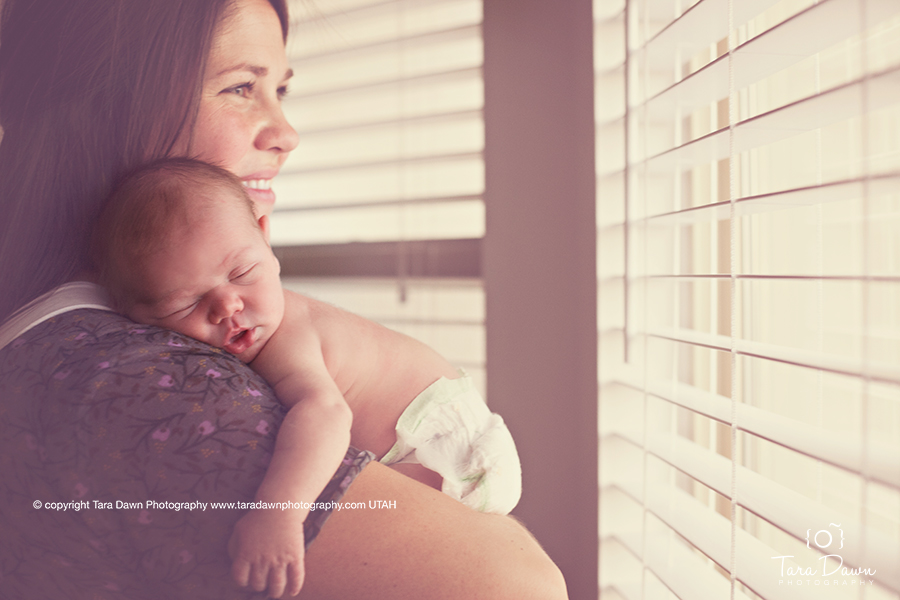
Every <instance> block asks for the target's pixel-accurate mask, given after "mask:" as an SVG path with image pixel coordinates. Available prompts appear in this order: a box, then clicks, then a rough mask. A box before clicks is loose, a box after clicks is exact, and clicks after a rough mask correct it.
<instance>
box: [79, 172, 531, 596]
mask: <svg viewBox="0 0 900 600" xmlns="http://www.w3.org/2000/svg"><path fill="white" fill-rule="evenodd" d="M94 237H95V258H96V262H97V268H98V273H99V278H100V282H101V283H102V284H103V285H105V286H106V288H107V289H108V290H109V292H110V294H111V296H112V299H113V303H114V305H115V308H116V309H117V310H119V311H120V312H123V313H124V314H126V315H128V316H129V317H130V318H132V319H133V320H135V321H138V322H141V323H146V324H149V325H157V326H160V327H164V328H167V329H173V330H175V331H178V332H181V333H183V334H185V335H188V336H191V337H194V338H196V339H198V340H201V341H203V342H206V343H208V344H211V345H213V346H217V347H219V348H223V349H224V350H226V351H228V352H230V353H232V354H234V355H235V356H237V357H238V358H239V359H241V360H242V361H244V362H246V363H248V364H249V365H250V366H251V367H252V368H253V369H254V370H256V371H257V372H258V373H260V374H261V375H262V376H263V377H264V378H265V379H266V380H267V381H268V382H269V384H270V385H271V386H272V387H273V389H274V390H275V393H276V395H277V396H278V398H279V400H280V401H281V402H282V403H283V404H284V405H285V406H286V407H287V408H288V409H289V410H288V413H287V416H286V417H285V419H284V422H283V424H282V426H281V429H280V431H279V433H278V437H277V440H276V445H275V452H274V455H273V457H272V461H271V464H270V465H269V467H268V470H267V473H266V476H265V478H264V479H263V482H262V484H261V486H260V488H259V490H258V492H257V498H256V499H257V500H263V501H267V502H284V501H291V502H305V503H311V502H314V501H315V499H316V497H317V496H318V495H319V493H320V492H321V491H322V489H323V488H324V487H325V485H326V484H327V483H328V481H329V479H330V478H331V476H332V475H333V473H334V472H335V470H336V469H337V467H338V464H339V462H340V460H341V459H342V458H343V456H344V452H345V451H346V449H347V446H348V445H350V444H351V443H352V444H353V445H354V446H356V447H357V448H361V449H365V450H369V451H371V452H373V453H374V454H375V455H376V456H380V457H382V458H381V461H382V462H384V463H385V464H388V465H391V466H393V467H394V468H396V469H397V470H399V471H401V472H404V473H405V474H407V475H409V476H411V477H414V478H416V479H418V480H420V481H422V482H424V483H426V484H429V485H432V486H434V487H439V488H440V489H442V490H443V491H444V492H445V493H447V494H449V495H451V496H452V497H454V498H456V499H458V500H460V501H461V502H463V503H465V504H467V505H468V506H471V507H472V508H475V509H477V510H481V511H485V512H494V513H501V514H506V513H508V512H509V511H510V510H511V509H512V508H513V507H514V506H515V505H516V503H517V502H518V499H519V496H520V493H521V470H520V466H519V459H518V455H517V453H516V449H515V445H514V443H513V440H512V436H511V435H510V434H509V431H508V430H507V428H506V426H505V425H504V423H503V420H502V419H501V418H500V417H499V416H498V415H495V414H492V413H491V412H490V411H489V410H488V408H487V406H486V405H485V403H484V400H483V399H482V398H481V396H480V395H479V394H478V392H477V391H476V390H475V389H474V387H473V385H472V382H471V380H470V379H469V377H468V376H466V375H465V374H464V373H461V372H457V371H456V370H455V369H453V368H452V367H451V366H450V364H449V363H448V362H447V361H446V360H445V359H444V358H442V357H441V356H440V355H439V354H438V353H436V352H435V351H434V350H432V349H431V348H429V347H428V346H426V345H424V344H422V343H421V342H418V341H416V340H414V339H412V338H410V337H407V336H405V335H402V334H400V333H398V332H395V331H392V330H390V329H387V328H385V327H382V326H380V325H378V324H376V323H373V322H371V321H368V320H366V319H363V318H361V317H358V316H356V315H353V314H350V313H348V312H345V311H343V310H340V309H338V308H335V307H333V306H330V305H328V304H325V303H322V302H318V301H316V300H313V299H311V298H307V297H305V296H302V295H299V294H296V293H293V292H290V291H287V290H283V289H282V287H281V283H280V280H279V273H280V266H279V263H278V259H277V258H276V257H275V255H274V254H273V253H272V250H271V248H270V247H269V243H268V237H269V221H268V218H267V217H266V216H265V215H263V216H260V217H257V216H256V215H255V212H254V206H253V203H252V201H251V200H250V198H249V197H248V195H247V193H246V192H245V191H244V188H243V186H242V184H241V181H240V180H239V179H238V178H236V177H235V176H233V175H232V174H230V173H229V172H227V171H225V170H223V169H220V168H218V167H214V166H211V165H208V164H206V163H203V162H199V161H195V160H191V159H166V160H162V161H157V162H154V163H151V164H150V165H147V166H145V167H144V168H142V169H140V170H138V171H136V172H134V173H131V174H130V175H128V176H127V177H126V178H124V179H123V180H122V181H121V182H120V183H119V184H118V186H117V187H116V189H115V190H114V192H113V194H112V195H111V197H110V198H109V200H108V202H107V205H106V208H105V209H104V212H103V214H102V215H101V218H100V221H99V223H98V227H97V229H96V231H95V236H94ZM305 518H306V511H303V510H288V511H281V510H254V511H250V512H248V513H247V514H246V515H245V516H244V517H243V518H242V519H241V520H240V521H238V524H237V525H236V526H235V532H234V534H233V536H232V539H231V542H230V543H229V551H230V553H231V555H232V559H233V561H234V563H233V568H232V572H233V575H234V577H235V580H236V581H237V582H238V584H240V585H242V586H246V585H248V583H249V584H251V585H253V587H254V588H255V589H258V590H260V591H261V590H262V589H264V588H265V587H266V586H267V587H268V592H269V594H270V595H272V596H275V597H277V596H280V595H281V594H282V593H283V592H284V590H285V589H286V590H287V591H288V592H289V593H292V594H296V593H298V592H299V590H300V587H301V585H302V580H303V551H304V548H303V527H302V525H303V521H304V520H305Z"/></svg>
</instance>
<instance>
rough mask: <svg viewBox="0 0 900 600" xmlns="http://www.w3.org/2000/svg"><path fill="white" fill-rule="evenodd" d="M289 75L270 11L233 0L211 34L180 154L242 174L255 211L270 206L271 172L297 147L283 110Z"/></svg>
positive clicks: (258, 3) (253, 0)
mask: <svg viewBox="0 0 900 600" xmlns="http://www.w3.org/2000/svg"><path fill="white" fill-rule="evenodd" d="M291 75H292V73H291V70H290V68H289V66H288V61H287V55H286V54H285V50H284V43H283V42H282V39H281V24H280V22H279V21H278V16H277V15H276V14H275V11H274V9H272V7H271V5H270V4H269V3H268V2H267V0H235V1H234V2H233V4H232V6H231V9H230V10H229V11H228V13H227V15H226V18H225V20H224V21H223V22H222V23H221V24H220V25H219V27H218V29H217V32H216V35H215V37H214V39H213V45H212V48H211V50H210V55H209V61H208V63H207V65H206V74H205V75H204V78H203V89H202V92H201V98H200V110H199V114H198V117H197V123H196V126H195V128H194V137H193V141H192V143H191V145H190V148H188V149H187V150H186V152H185V153H186V154H188V155H190V156H193V157H195V158H198V159H200V160H204V161H206V162H209V163H213V164H216V165H219V166H220V167H223V168H225V169H227V170H229V171H231V172H232V173H234V174H235V175H237V176H238V177H240V178H241V181H243V182H244V186H245V187H246V188H248V189H247V191H248V193H249V194H250V198H251V199H252V200H253V201H254V203H255V204H256V207H257V209H258V211H259V214H260V215H262V214H266V215H268V214H270V213H271V212H272V207H273V205H274V203H275V194H274V192H272V190H271V183H272V178H273V177H275V175H276V174H277V173H278V170H279V169H280V168H281V165H282V164H284V161H285V159H286V158H287V155H288V153H289V152H290V151H291V150H293V149H294V148H295V147H296V146H297V141H298V139H297V133H296V132H295V131H294V129H293V128H292V127H291V126H290V125H289V124H288V122H287V121H286V120H285V118H284V113H282V111H281V98H282V96H284V94H285V93H286V92H287V83H288V80H289V79H290V77H291Z"/></svg>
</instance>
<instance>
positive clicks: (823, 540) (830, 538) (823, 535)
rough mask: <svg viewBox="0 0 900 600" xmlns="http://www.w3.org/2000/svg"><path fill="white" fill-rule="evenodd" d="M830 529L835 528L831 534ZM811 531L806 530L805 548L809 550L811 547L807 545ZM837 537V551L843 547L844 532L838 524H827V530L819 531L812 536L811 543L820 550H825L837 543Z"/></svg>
mask: <svg viewBox="0 0 900 600" xmlns="http://www.w3.org/2000/svg"><path fill="white" fill-rule="evenodd" d="M832 527H834V528H835V530H834V532H833V533H832V529H831V528H832ZM811 531H812V529H807V530H806V547H807V548H810V549H811V548H812V546H810V545H809V542H810V537H809V534H810V532H811ZM838 537H840V542H841V544H840V546H838V549H841V548H843V547H844V530H843V529H841V524H840V523H829V524H828V529H820V530H819V531H817V532H816V533H815V535H813V536H812V543H813V544H815V545H816V546H817V547H819V548H821V549H822V550H825V549H826V548H830V547H831V545H832V544H834V543H837V541H838V540H837V539H836V538H838Z"/></svg>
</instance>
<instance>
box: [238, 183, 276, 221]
mask: <svg viewBox="0 0 900 600" xmlns="http://www.w3.org/2000/svg"><path fill="white" fill-rule="evenodd" d="M242 183H243V184H244V189H245V190H247V194H248V195H249V196H250V199H251V200H252V201H253V203H254V204H256V205H257V206H259V207H261V208H262V209H263V213H264V214H268V213H270V212H272V207H273V206H274V205H275V192H273V191H272V180H271V179H249V178H248V179H244V180H243V181H242Z"/></svg>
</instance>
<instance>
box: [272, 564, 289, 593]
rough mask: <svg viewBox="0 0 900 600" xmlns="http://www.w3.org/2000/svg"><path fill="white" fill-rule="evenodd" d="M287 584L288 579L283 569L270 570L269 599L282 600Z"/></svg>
mask: <svg viewBox="0 0 900 600" xmlns="http://www.w3.org/2000/svg"><path fill="white" fill-rule="evenodd" d="M286 584H287V577H286V576H285V572H284V568H283V567H280V568H272V569H269V597H271V598H281V596H282V594H284V586H285V585H286Z"/></svg>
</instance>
